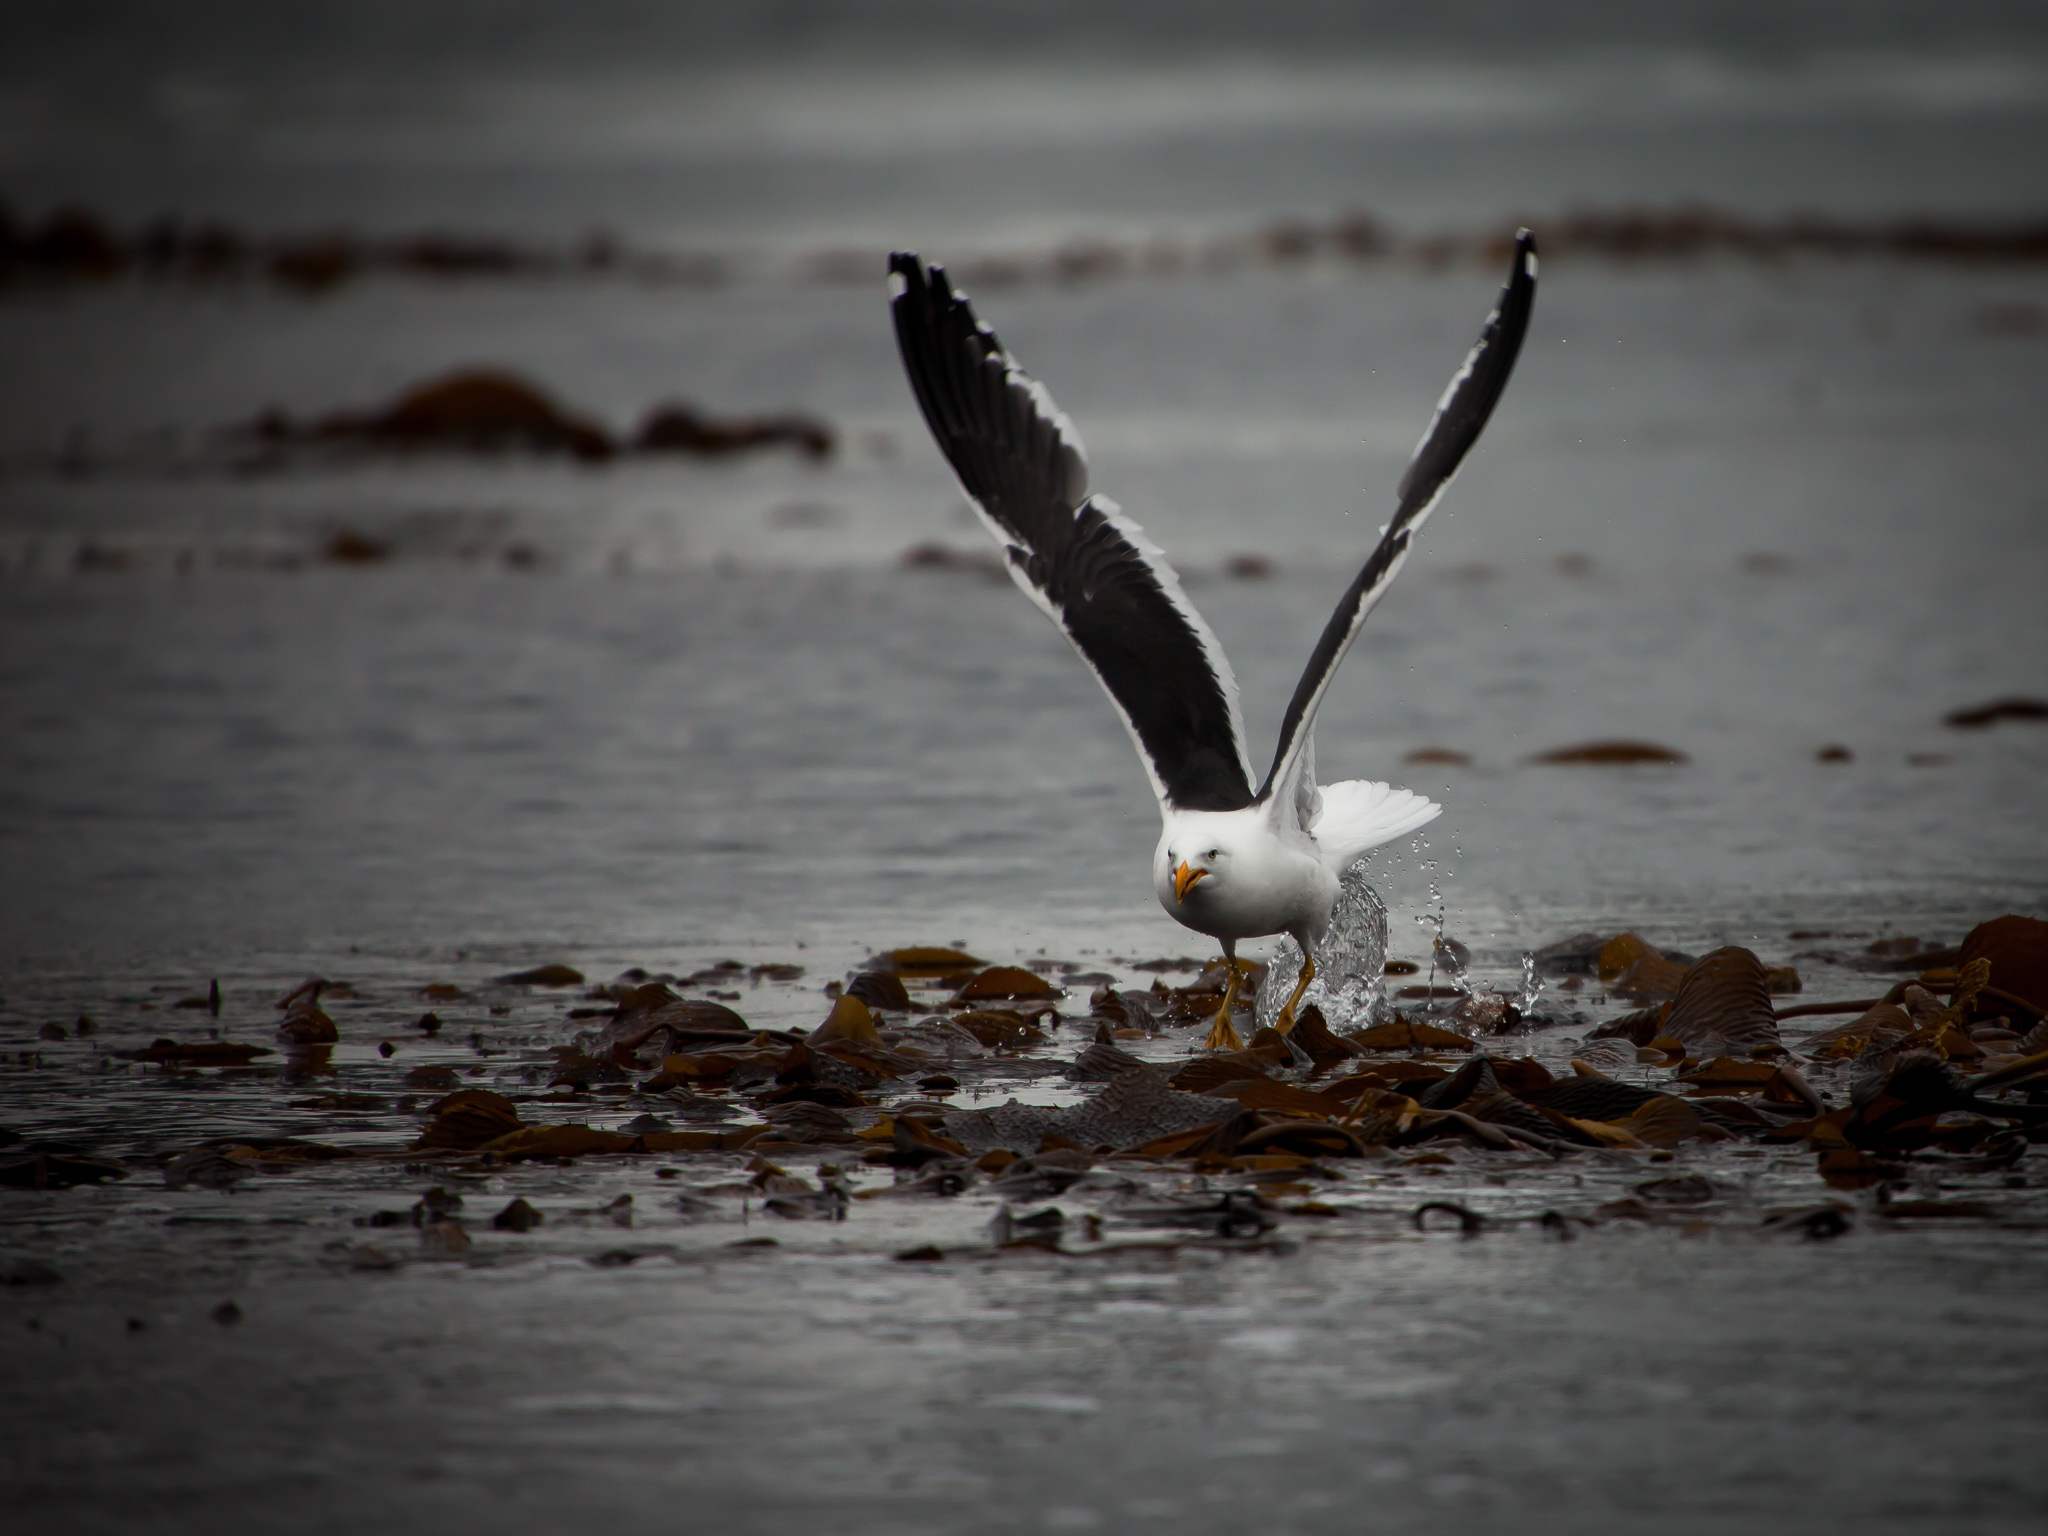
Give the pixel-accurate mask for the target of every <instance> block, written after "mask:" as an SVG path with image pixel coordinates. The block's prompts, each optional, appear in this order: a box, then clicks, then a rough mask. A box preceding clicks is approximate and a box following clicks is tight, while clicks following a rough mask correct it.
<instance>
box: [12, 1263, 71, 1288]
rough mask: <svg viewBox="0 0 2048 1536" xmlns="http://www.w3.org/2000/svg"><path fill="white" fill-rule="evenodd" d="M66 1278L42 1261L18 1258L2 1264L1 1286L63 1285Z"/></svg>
mask: <svg viewBox="0 0 2048 1536" xmlns="http://www.w3.org/2000/svg"><path fill="white" fill-rule="evenodd" d="M63 1283H64V1277H63V1276H62V1275H61V1274H59V1273H58V1272H57V1271H56V1270H54V1269H52V1268H51V1267H50V1266H49V1265H47V1264H45V1263H44V1262H43V1261H42V1260H41V1259H31V1258H16V1259H8V1260H6V1261H5V1262H4V1263H0V1285H7V1286H29V1285H61V1284H63Z"/></svg>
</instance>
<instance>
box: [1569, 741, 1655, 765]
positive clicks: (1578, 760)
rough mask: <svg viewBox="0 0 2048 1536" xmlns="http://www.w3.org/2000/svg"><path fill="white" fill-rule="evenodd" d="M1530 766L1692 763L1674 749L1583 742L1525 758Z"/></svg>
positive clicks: (1647, 743)
mask: <svg viewBox="0 0 2048 1536" xmlns="http://www.w3.org/2000/svg"><path fill="white" fill-rule="evenodd" d="M1529 761H1530V762H1531V763H1538V764H1554V765H1593V766H1611V765H1616V764H1630V763H1686V762H1690V761H1692V759H1690V758H1689V757H1687V756H1686V755H1685V754H1684V753H1683V752H1680V751H1678V750H1677V749H1676V748H1675V747H1666V746H1660V745H1658V744H1657V743H1656V742H1653V741H1587V742H1581V743H1579V744H1578V745H1577V746H1570V747H1553V748H1551V750H1550V751H1548V752H1538V753H1537V754H1536V755H1535V756H1533V757H1531V758H1529Z"/></svg>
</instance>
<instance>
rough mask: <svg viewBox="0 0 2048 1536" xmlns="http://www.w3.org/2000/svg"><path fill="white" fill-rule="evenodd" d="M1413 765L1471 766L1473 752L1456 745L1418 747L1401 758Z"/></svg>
mask: <svg viewBox="0 0 2048 1536" xmlns="http://www.w3.org/2000/svg"><path fill="white" fill-rule="evenodd" d="M1401 761H1402V762H1404V763H1407V764H1408V765H1409V766H1411V767H1436V766H1441V767H1445V768H1469V767H1471V766H1472V754H1471V753H1469V752H1460V751H1458V750H1457V749H1456V748H1455V747H1417V748H1416V749H1415V750H1414V751H1412V752H1410V753H1408V754H1407V755H1406V756H1405V757H1403V758H1402V759H1401Z"/></svg>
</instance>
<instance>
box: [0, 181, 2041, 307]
mask: <svg viewBox="0 0 2048 1536" xmlns="http://www.w3.org/2000/svg"><path fill="white" fill-rule="evenodd" d="M1524 225H1526V226H1527V227H1529V228H1531V229H1534V230H1535V231H1536V232H1537V234H1538V235H1539V236H1540V237H1541V239H1542V242H1543V251H1544V258H1545V259H1546V260H1553V261H1554V260H1559V259H1563V260H1568V261H1569V260H1595V261H1608V262H1624V263H1641V262H1652V261H1663V262H1668V261H1695V260H1700V259H1703V258H1724V259H1735V260H1744V261H1767V262H1781V261H1786V260H1793V259H1814V258H1820V259H1826V260H1861V259H1873V258H1875V259H1883V260H1891V261H1914V262H1930V261H1933V262H1944V263H1970V264H1975V265H1983V264H1997V265H2014V264H2023V265H2034V264H2038V263H2040V262H2042V261H2048V221H2043V220H2041V219H2038V218H2035V219H2024V218H2022V219H2004V220H1994V219H1975V220H1973V219H1968V218H1956V217H1952V216H1943V215H1907V216H1902V217H1897V218H1891V219H1880V220H1854V219H1842V218H1836V217H1831V216H1828V215H1824V214H1817V213H1808V214H1795V215H1791V216H1788V217H1783V218H1759V217H1753V216H1750V215H1747V214H1742V213H1737V212H1734V211H1732V210H1729V209H1724V208H1715V207H1712V206H1710V205H1706V204H1700V203H1682V204H1678V205H1675V206H1669V207H1633V206H1626V207H1620V208H1608V209H1573V210H1568V211H1566V212H1564V213H1561V214H1558V215H1555V216H1552V217H1539V216H1525V217H1521V218H1516V219H1509V220H1507V221H1506V222H1505V223H1503V224H1502V225H1500V226H1499V227H1498V228H1490V229H1482V230H1476V231H1475V230H1451V231H1435V232H1425V233H1420V234H1401V233H1397V232H1396V231H1394V230H1393V229H1391V228H1390V227H1389V226H1388V225H1387V224H1385V223H1384V222H1383V221H1382V220H1380V219H1378V218H1377V217H1375V216H1374V215H1373V214H1371V213H1369V212H1367V211H1364V210H1357V209H1354V210H1349V211H1345V212H1342V213H1338V214H1336V215H1334V216H1331V217H1329V218H1322V219H1315V218H1300V217H1282V218H1275V219H1271V220H1268V221H1266V222H1264V223H1262V224H1260V225H1257V226H1255V227H1253V228H1251V229H1248V230H1240V231H1232V232H1225V233H1220V234H1217V235H1214V236H1211V237H1209V238H1206V239H1193V240H1183V239H1175V238H1169V237H1154V238H1150V239H1143V240H1136V241H1132V240H1116V239H1107V238H1102V237H1090V238H1077V239H1072V240H1068V241H1064V242H1062V243H1060V244H1058V245H1055V246H1052V247H1050V248H1047V249H1043V250H1013V251H990V252H984V253H981V254H979V255H975V256H971V257H969V258H968V259H967V260H965V261H961V262H958V263H956V264H955V275H956V276H957V277H960V278H963V279H964V280H965V281H967V282H969V283H972V284H974V285H975V286H977V287H982V288H988V287H998V286H1004V285H1008V284H1016V283H1026V282H1050V283H1061V284H1074V283H1085V282H1096V281H1102V280H1105V279H1118V278H1132V277H1155V278H1156V277H1175V276H1181V275H1184V274H1188V273H1200V272H1225V271H1239V270H1243V269H1246V268H1260V267H1264V268H1278V269H1286V268H1291V267H1299V266H1302V265H1304V264H1307V263H1310V262H1317V261H1321V262H1339V263H1360V262H1379V261H1388V260H1403V261H1410V262H1417V263H1420V264H1422V265H1424V266H1430V267H1440V266H1445V265H1448V264H1450V263H1452V262H1458V261H1479V262H1484V263H1487V264H1493V263H1496V262H1498V261H1500V260H1502V259H1504V258H1505V256H1506V254H1507V252H1508V250H1509V249H1510V248H1511V246H1512V242H1513V234H1514V231H1515V230H1516V229H1517V228H1520V227H1522V226H1524ZM884 255H885V253H884V252H881V251H878V250H865V249H834V250H823V251H818V252H814V253H812V254H810V255H808V256H805V257H801V258H799V259H798V261H797V263H796V267H795V275H797V276H799V277H802V278H804V279H807V280H809V281H811V282H816V283H824V284H845V283H859V284H863V285H872V284H874V283H875V282H876V280H877V278H878V276H879V274H880V273H881V272H882V271H883V257H884ZM770 269H777V264H776V263H773V262H765V261H764V259H763V258H762V257H761V255H760V254H759V253H747V252H738V251H731V252H711V251H687V252H683V251H671V252H663V251H655V250H646V249H634V248H628V247H627V246H626V245H625V244H624V243H622V242H621V241H620V240H619V239H618V238H617V237H616V236H613V235H611V234H608V233H604V232H596V233H592V234H590V235H587V236H585V237H584V238H583V239H582V240H581V241H578V242H573V243H570V244H566V245H535V244H530V243H522V242H520V241H516V240H511V239H507V238H504V237H502V236H494V235H477V234H455V233H449V232H446V231H433V230H430V231H422V232H419V233H415V234H410V235H402V236H395V237H393V236H376V235H369V234H364V233H361V232H355V231H349V230H345V229H327V230H310V231H301V232H296V233H284V234H274V235H257V234H253V233H251V232H249V231H246V230H242V229H237V228H235V227H234V226H232V225H229V224H226V223H224V222H221V221H219V220H201V221H196V222H195V221H191V220H187V219H183V218H180V217H177V216H175V215H165V216H163V217H160V218H157V219H154V220H151V221H150V222H149V223H147V224H146V225H144V226H142V227H141V228H139V229H135V230H124V229H120V228H117V227H116V226H115V225H113V224H112V223H110V222H109V221H108V220H107V219H105V218H104V217H103V216H101V215H100V214H98V213H95V212H94V211H93V210H92V209H90V208H86V207H83V206H81V205H78V204H66V205H64V206H61V207H57V208H54V209H52V210H51V211H50V212H48V213H47V214H45V215H44V216H43V217H42V218H41V219H39V220H38V219H23V218H20V217H18V216H16V215H14V214H13V213H11V212H10V211H9V210H8V209H7V208H6V207H5V205H0V288H5V287H7V286H9V285H21V284H45V285H46V284H52V283H58V284H96V283H106V282H111V281H114V280H117V279H121V278H127V277H137V278H141V279H143V280H145V281H151V282H166V283H180V284H187V285H219V284H223V283H267V284H271V285H274V286H276V287H279V288H282V289H284V290H286V291H288V292H291V293H295V294H300V295H304V296H307V297H317V296H320V295H324V294H328V293H330V292H332V291H334V290H336V289H338V288H340V287H342V286H344V285H346V284H348V283H352V282H357V281H361V280H363V279H366V278H371V277H379V276H386V277H388V276H398V277H405V278H411V279H415V280H425V281H444V282H445V281H452V280H475V279H484V280H500V281H502V280H507V279H520V280H526V281H537V280H538V281H561V280H565V279H572V278H579V277H580V278H601V279H614V280H617V279H624V280H628V281H632V282H639V283H666V284H682V285H688V286H692V287H717V286H721V285H724V284H727V283H732V282H738V281H742V280H745V279H747V278H749V277H751V276H755V275H758V274H760V273H762V272H763V271H765V270H770ZM778 270H779V269H778ZM2022 323H2031V324H2033V325H2035V326H2036V327H2038V315H2035V316H2033V317H2032V319H2031V320H2030V321H2023V322H2022Z"/></svg>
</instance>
